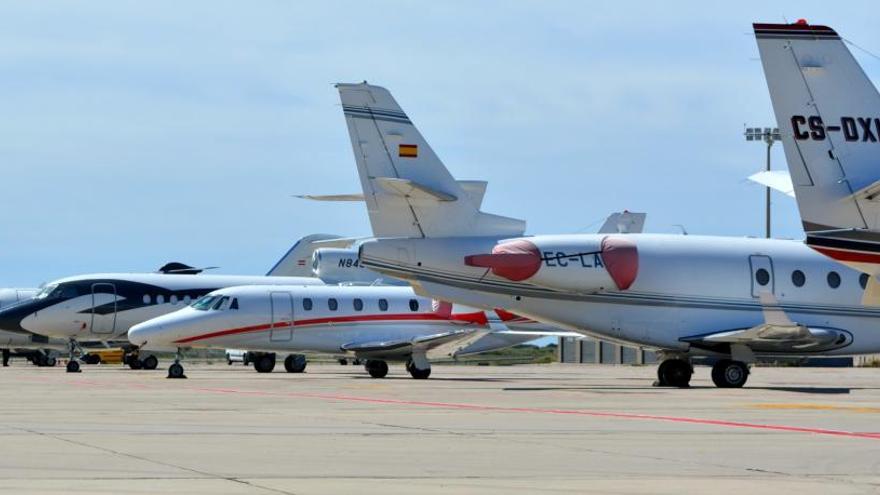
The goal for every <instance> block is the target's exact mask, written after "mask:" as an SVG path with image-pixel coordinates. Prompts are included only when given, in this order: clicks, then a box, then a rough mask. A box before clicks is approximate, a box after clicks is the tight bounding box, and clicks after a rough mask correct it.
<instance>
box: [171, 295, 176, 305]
mask: <svg viewBox="0 0 880 495" xmlns="http://www.w3.org/2000/svg"><path fill="white" fill-rule="evenodd" d="M169 301H171V304H173V305H175V306H177V296H176V295H174V294H172V295H171V297H170V298H169Z"/></svg>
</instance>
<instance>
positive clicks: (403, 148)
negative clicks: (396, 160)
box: [397, 144, 419, 158]
mask: <svg viewBox="0 0 880 495" xmlns="http://www.w3.org/2000/svg"><path fill="white" fill-rule="evenodd" d="M397 151H398V156H400V157H402V158H416V157H418V156H419V145H417V144H401V145H400V146H399V147H398V148H397Z"/></svg>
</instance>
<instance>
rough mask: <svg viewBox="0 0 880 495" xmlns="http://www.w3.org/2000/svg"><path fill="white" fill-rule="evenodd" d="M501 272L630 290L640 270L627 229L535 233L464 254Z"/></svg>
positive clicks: (586, 288) (567, 285)
mask: <svg viewBox="0 0 880 495" xmlns="http://www.w3.org/2000/svg"><path fill="white" fill-rule="evenodd" d="M465 264H466V265H468V266H474V267H483V268H489V269H490V270H491V272H492V273H493V274H494V275H496V276H498V277H501V278H505V279H508V280H512V281H515V282H528V283H530V284H534V285H539V286H542V287H547V288H550V289H559V290H570V291H576V292H596V291H600V290H627V289H629V288H630V286H631V285H632V284H633V282H635V279H636V276H637V275H638V270H639V255H638V249H637V248H636V244H635V242H634V241H632V240H631V239H628V238H627V237H626V236H624V235H588V236H536V237H530V238H523V239H513V240H509V241H504V242H501V243H499V244H497V245H496V246H495V247H494V248H493V249H492V252H491V253H487V254H475V255H470V256H466V257H465Z"/></svg>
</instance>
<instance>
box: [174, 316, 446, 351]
mask: <svg viewBox="0 0 880 495" xmlns="http://www.w3.org/2000/svg"><path fill="white" fill-rule="evenodd" d="M383 321H387V322H399V321H446V322H449V323H455V320H454V319H452V320H450V319H449V318H444V317H442V316H439V315H436V314H433V313H419V314H412V315H410V314H398V315H362V316H336V317H326V318H312V319H309V320H295V321H294V322H293V327H304V326H312V325H327V324H332V323H362V322H383ZM289 326H291V325H290V324H289V322H287V321H281V322H277V323H274V324H270V323H263V324H261V325H251V326H247V327H239V328H230V329H227V330H217V331H215V332H209V333H204V334H201V335H194V336H192V337H186V338H183V339H180V340H175V341H174V343H175V344H188V343H190V342H195V341H197V340H205V339H213V338H216V337H224V336H227V335H236V334H242V333H250V332H260V331H263V330H269V329H272V328H282V327H289Z"/></svg>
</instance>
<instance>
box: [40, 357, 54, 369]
mask: <svg viewBox="0 0 880 495" xmlns="http://www.w3.org/2000/svg"><path fill="white" fill-rule="evenodd" d="M56 364H58V360H57V359H55V358H54V357H46V356H43V357H42V358H41V359H40V364H39V366H48V367H50V368H51V367H53V366H55V365H56Z"/></svg>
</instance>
